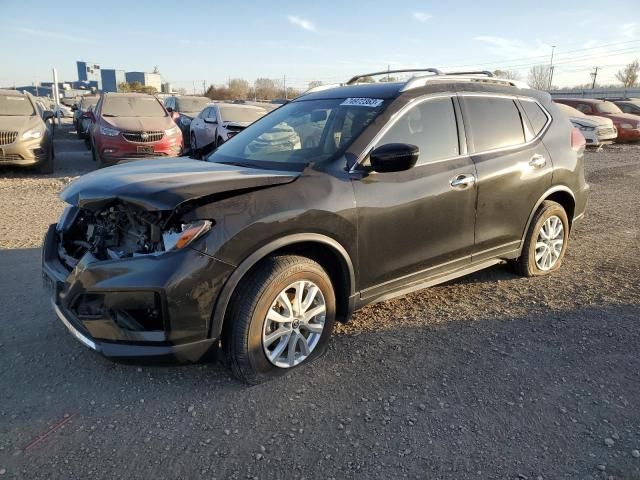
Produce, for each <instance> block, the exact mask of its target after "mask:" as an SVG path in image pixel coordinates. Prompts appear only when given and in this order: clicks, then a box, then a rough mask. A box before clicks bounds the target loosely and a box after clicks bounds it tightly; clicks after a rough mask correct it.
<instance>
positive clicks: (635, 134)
mask: <svg viewBox="0 0 640 480" xmlns="http://www.w3.org/2000/svg"><path fill="white" fill-rule="evenodd" d="M553 101H554V102H558V103H564V104H565V105H569V106H570V107H573V108H575V109H576V110H580V111H581V112H582V113H584V114H585V115H596V116H598V117H606V118H610V119H611V120H612V121H613V124H614V125H615V126H616V128H617V129H618V141H623V142H629V141H635V140H640V118H638V116H636V115H631V114H629V113H624V112H623V111H622V110H620V108H619V107H618V106H617V105H616V104H615V103H612V102H607V101H606V100H596V99H595V98H554V99H553Z"/></svg>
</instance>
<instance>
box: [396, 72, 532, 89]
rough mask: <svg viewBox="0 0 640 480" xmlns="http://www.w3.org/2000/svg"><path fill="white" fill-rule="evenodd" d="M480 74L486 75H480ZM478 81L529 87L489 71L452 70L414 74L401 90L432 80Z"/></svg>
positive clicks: (421, 85) (420, 85)
mask: <svg viewBox="0 0 640 480" xmlns="http://www.w3.org/2000/svg"><path fill="white" fill-rule="evenodd" d="M480 75H485V77H484V78H483V77H480ZM437 81H442V82H446V81H449V82H461V81H462V82H477V83H489V84H497V85H509V86H512V87H516V88H529V85H527V84H526V83H524V82H519V81H517V80H507V79H505V78H497V77H494V76H493V74H492V73H491V72H489V71H480V72H452V73H442V74H440V75H414V76H413V77H411V78H410V79H409V80H408V81H407V82H406V83H405V84H404V86H403V87H402V89H401V90H400V91H401V92H406V91H407V90H413V89H414V88H420V87H424V86H425V85H426V84H427V83H430V82H437Z"/></svg>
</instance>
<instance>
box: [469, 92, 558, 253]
mask: <svg viewBox="0 0 640 480" xmlns="http://www.w3.org/2000/svg"><path fill="white" fill-rule="evenodd" d="M460 100H461V105H462V112H463V116H464V124H465V129H466V132H467V139H468V145H469V150H470V152H471V158H472V159H473V161H474V163H475V166H476V170H477V187H478V203H477V212H476V231H475V247H474V252H473V258H472V261H474V262H475V261H479V260H483V259H488V258H491V257H496V256H501V255H503V254H508V253H512V252H513V251H515V250H517V249H518V248H519V246H520V242H521V240H522V237H523V235H524V230H525V228H526V224H527V221H528V219H529V215H530V214H531V211H532V209H533V207H534V206H535V204H536V203H537V201H538V200H539V199H540V197H541V196H542V195H543V194H544V192H545V191H546V190H547V189H548V188H549V187H550V186H551V176H552V169H553V168H552V163H551V158H550V157H549V153H548V152H547V149H546V148H545V146H544V144H543V143H542V140H541V136H542V135H543V133H544V131H545V130H546V128H547V126H548V124H549V122H550V116H548V114H547V113H546V111H545V110H544V109H543V108H542V107H541V105H540V104H539V103H538V102H537V101H533V100H525V99H522V100H521V101H520V100H518V99H517V98H515V97H509V96H492V95H485V94H482V95H473V94H460Z"/></svg>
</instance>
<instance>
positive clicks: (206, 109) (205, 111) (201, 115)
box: [198, 107, 211, 119]
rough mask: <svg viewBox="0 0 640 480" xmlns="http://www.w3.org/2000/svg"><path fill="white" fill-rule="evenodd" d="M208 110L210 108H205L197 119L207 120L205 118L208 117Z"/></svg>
mask: <svg viewBox="0 0 640 480" xmlns="http://www.w3.org/2000/svg"><path fill="white" fill-rule="evenodd" d="M209 110H211V108H210V107H208V108H205V109H204V110H202V111H201V112H200V115H198V117H199V118H203V119H204V118H207V117H208V116H209Z"/></svg>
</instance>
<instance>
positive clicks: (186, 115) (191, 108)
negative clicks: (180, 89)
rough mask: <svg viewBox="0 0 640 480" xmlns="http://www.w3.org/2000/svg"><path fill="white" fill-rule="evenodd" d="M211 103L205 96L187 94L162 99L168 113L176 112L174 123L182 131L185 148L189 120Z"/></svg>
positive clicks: (187, 140)
mask: <svg viewBox="0 0 640 480" xmlns="http://www.w3.org/2000/svg"><path fill="white" fill-rule="evenodd" d="M210 103H211V99H209V98H207V97H195V96H194V97H191V96H188V95H181V96H172V97H167V98H165V100H164V106H165V108H166V109H167V111H168V112H169V113H176V114H177V116H174V117H173V118H174V120H175V122H176V125H178V127H179V128H180V130H181V131H182V138H183V140H184V143H185V145H184V146H185V147H187V148H186V149H188V147H189V126H190V125H191V121H192V120H193V119H194V118H195V117H197V116H198V114H199V113H200V112H201V111H202V110H203V109H204V107H206V106H207V105H209V104H210Z"/></svg>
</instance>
